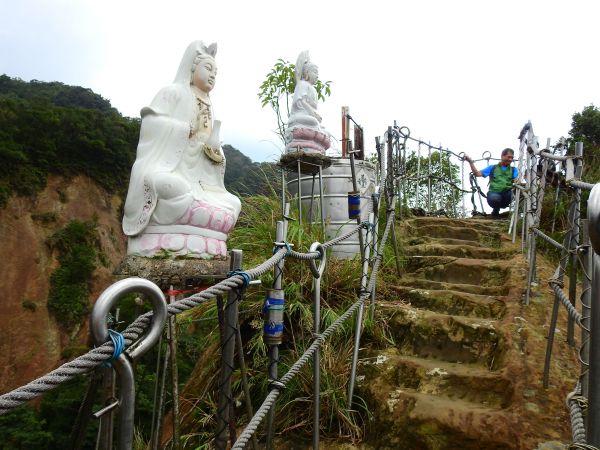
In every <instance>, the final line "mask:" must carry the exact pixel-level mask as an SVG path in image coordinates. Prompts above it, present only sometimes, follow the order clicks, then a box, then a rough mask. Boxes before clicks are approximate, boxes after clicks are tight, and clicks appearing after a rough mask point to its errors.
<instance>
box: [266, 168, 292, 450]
mask: <svg viewBox="0 0 600 450" xmlns="http://www.w3.org/2000/svg"><path fill="white" fill-rule="evenodd" d="M298 174H300V171H299V170H298ZM299 180H300V177H298V192H300V181H299ZM286 234H287V233H286V230H285V226H284V222H283V221H278V222H277V228H276V230H275V241H276V244H280V245H281V244H282V243H283V242H284V241H285V239H286ZM284 263H285V259H282V260H281V261H279V262H278V263H277V264H276V265H275V267H274V268H273V289H272V291H273V292H271V293H269V294H268V295H269V297H267V301H266V302H265V314H266V316H265V337H264V339H265V343H266V344H267V346H268V347H269V369H268V376H269V379H270V380H271V382H275V381H278V379H279V374H278V370H277V366H278V362H279V344H281V335H282V333H283V308H284V300H283V290H282V285H283V265H284ZM271 295H273V297H272V299H274V300H275V301H270V300H271V297H270V296H271ZM275 296H276V297H277V298H275ZM278 300H280V301H278ZM269 302H270V303H271V305H269ZM275 407H276V404H273V406H272V407H271V409H270V410H269V413H268V414H267V442H266V447H267V449H268V450H270V449H272V448H273V433H274V428H275Z"/></svg>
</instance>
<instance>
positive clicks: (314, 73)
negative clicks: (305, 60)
mask: <svg viewBox="0 0 600 450" xmlns="http://www.w3.org/2000/svg"><path fill="white" fill-rule="evenodd" d="M318 79H319V68H318V67H317V66H315V65H314V64H310V65H308V67H306V81H308V82H309V83H310V84H315V83H316V82H317V80H318Z"/></svg>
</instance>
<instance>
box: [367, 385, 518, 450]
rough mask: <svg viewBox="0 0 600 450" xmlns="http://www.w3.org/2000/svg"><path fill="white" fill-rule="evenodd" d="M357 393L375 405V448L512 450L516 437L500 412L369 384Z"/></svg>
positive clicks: (452, 400) (373, 433)
mask: <svg viewBox="0 0 600 450" xmlns="http://www.w3.org/2000/svg"><path fill="white" fill-rule="evenodd" d="M364 390H365V391H366V392H363V391H361V394H362V396H363V397H365V398H367V399H368V400H369V403H372V404H374V405H375V410H374V411H373V414H374V416H375V417H376V420H375V421H374V425H373V427H374V428H375V427H376V429H372V430H369V434H370V435H371V436H373V439H374V440H375V442H374V446H375V448H382V449H392V448H393V449H398V450H458V449H460V450H481V449H486V450H514V449H516V448H517V444H516V443H517V442H518V439H519V438H518V436H517V434H516V431H515V429H514V427H511V426H510V425H509V424H510V423H511V420H510V419H509V418H507V413H505V412H504V410H501V409H496V408H490V407H486V406H482V405H476V404H473V403H471V402H466V401H463V400H460V399H448V398H443V397H438V396H435V395H430V394H425V393H420V392H415V391H414V390H410V389H394V388H391V387H389V386H386V385H385V384H380V383H377V382H375V383H372V384H370V385H369V386H368V387H366V388H364Z"/></svg>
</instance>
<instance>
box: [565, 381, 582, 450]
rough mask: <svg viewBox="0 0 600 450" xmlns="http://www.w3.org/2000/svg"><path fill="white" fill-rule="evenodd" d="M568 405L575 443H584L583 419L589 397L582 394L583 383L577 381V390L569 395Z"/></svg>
mask: <svg viewBox="0 0 600 450" xmlns="http://www.w3.org/2000/svg"><path fill="white" fill-rule="evenodd" d="M567 406H568V408H569V414H570V416H571V434H572V436H573V443H574V444H584V443H585V441H586V438H585V435H586V434H585V421H584V419H583V407H586V408H587V398H585V397H582V396H581V385H580V384H579V383H577V387H575V390H574V391H573V392H571V393H570V394H569V395H567Z"/></svg>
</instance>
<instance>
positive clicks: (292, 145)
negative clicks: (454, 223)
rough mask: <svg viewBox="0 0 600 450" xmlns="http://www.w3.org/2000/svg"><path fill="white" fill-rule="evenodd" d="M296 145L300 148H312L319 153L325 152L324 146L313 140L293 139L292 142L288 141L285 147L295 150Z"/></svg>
mask: <svg viewBox="0 0 600 450" xmlns="http://www.w3.org/2000/svg"><path fill="white" fill-rule="evenodd" d="M298 147H299V148H300V150H305V149H313V150H316V151H317V152H319V153H325V148H324V147H323V146H322V145H320V144H318V143H317V142H314V141H302V140H298V139H294V140H293V141H292V142H290V143H289V144H288V145H287V148H288V149H289V150H291V151H294V150H296V149H297V148H298Z"/></svg>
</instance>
